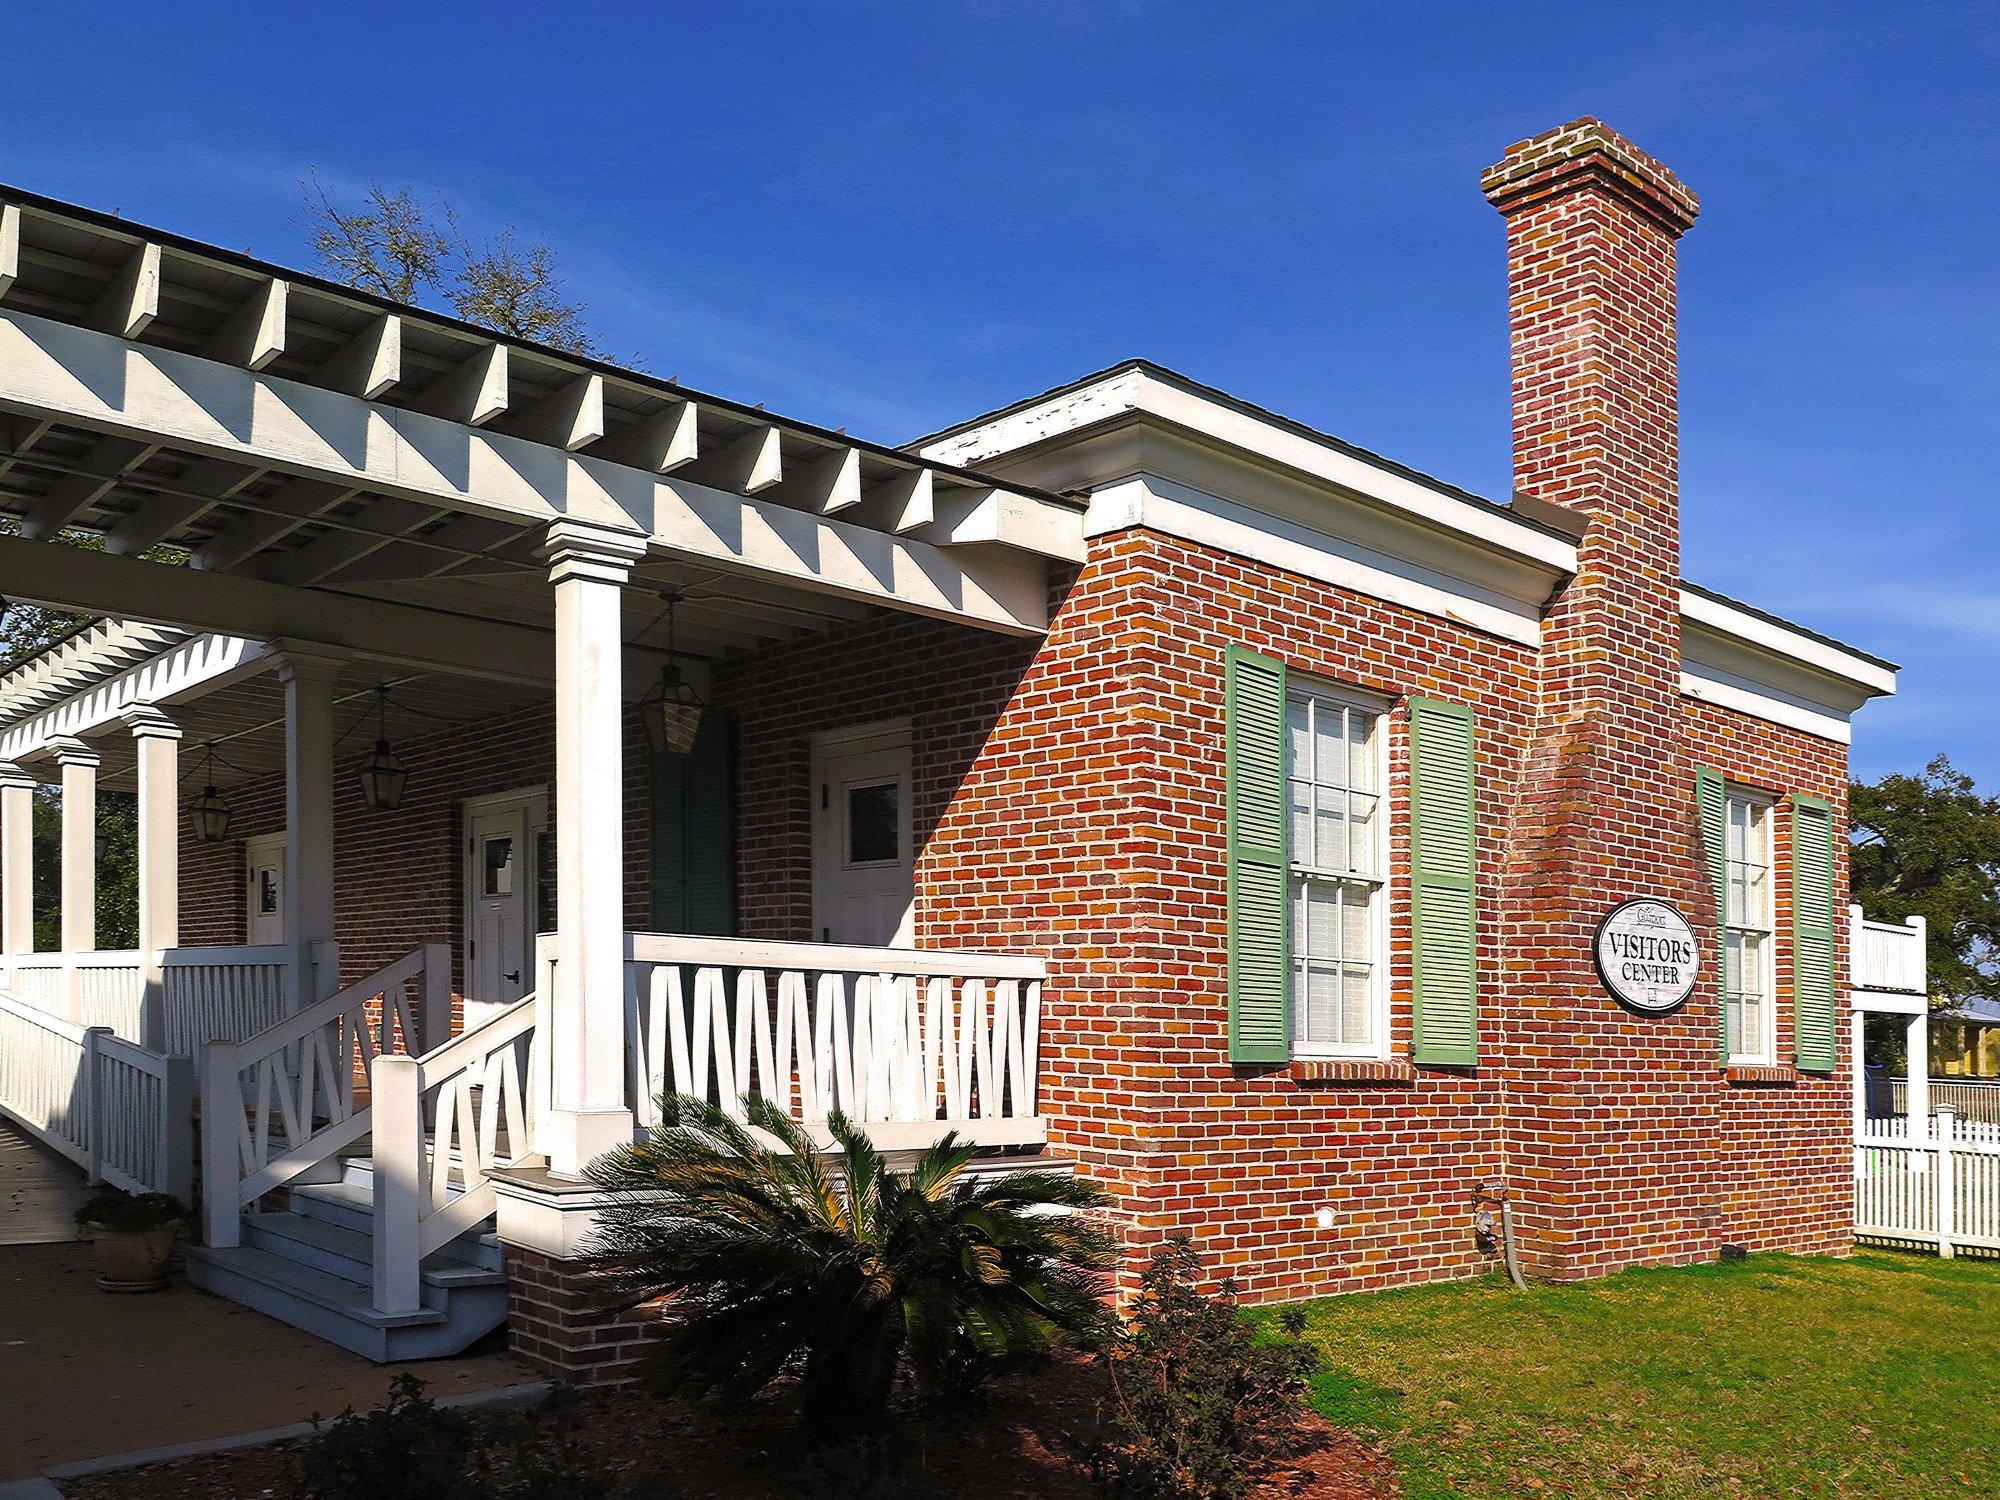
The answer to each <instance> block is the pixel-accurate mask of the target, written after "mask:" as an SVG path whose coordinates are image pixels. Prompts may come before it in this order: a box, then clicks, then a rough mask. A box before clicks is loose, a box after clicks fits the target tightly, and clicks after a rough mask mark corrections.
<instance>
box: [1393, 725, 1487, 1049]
mask: <svg viewBox="0 0 2000 1500" xmlns="http://www.w3.org/2000/svg"><path fill="white" fill-rule="evenodd" d="M1473 749H1474V728H1473V717H1472V710H1471V709H1470V708H1467V707H1466V706H1465V705H1464V704H1462V703H1443V702H1440V701H1439V700H1437V699H1435V698H1412V699H1411V700H1410V949H1411V977H1412V981H1413V985H1412V998H1413V1000H1414V1009H1415V1042H1416V1045H1415V1048H1414V1053H1415V1057H1416V1060H1417V1061H1418V1062H1419V1063H1426V1064H1429V1065H1431V1066H1436V1067H1471V1066H1472V1065H1473V1064H1474V1063H1477V1062H1478V1061H1479V981H1478V969H1479V917H1478V899H1477V885H1478V874H1479V812H1478V801H1477V791H1476V780H1475V775H1474V770H1473Z"/></svg>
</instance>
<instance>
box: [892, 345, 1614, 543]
mask: <svg viewBox="0 0 2000 1500" xmlns="http://www.w3.org/2000/svg"><path fill="white" fill-rule="evenodd" d="M1134 414H1138V415H1140V416H1144V417H1150V418H1153V419H1155V420H1157V421H1159V422H1163V423H1167V424H1170V425H1173V426H1177V427H1181V428H1184V429H1186V430H1187V431H1189V432H1193V433H1196V434H1199V435H1200V436H1201V437H1203V438H1206V439H1208V440H1210V441H1212V442H1217V443H1221V444H1224V445H1227V446H1228V447H1230V448H1233V449H1236V450H1237V451H1239V452H1241V453H1244V454H1247V455H1249V456H1251V457H1253V458H1255V459H1257V460H1259V461H1262V462H1264V463H1268V464H1279V465H1283V466H1284V467H1286V468H1288V469H1291V470H1294V471H1296V472H1298V473H1301V474H1306V475H1309V476H1311V477H1312V478H1314V479H1318V480H1322V481H1324V482H1326V483H1328V484H1333V485H1338V486H1339V487H1340V488H1342V489H1344V490H1348V491H1350V492H1352V493H1353V494H1356V495H1359V496H1362V497H1363V498H1365V499H1367V500H1369V501H1372V502H1374V503H1375V504H1377V505H1381V506H1384V507H1386V508H1388V509H1390V510H1393V511H1398V512H1401V513H1403V514H1405V515H1407V516H1410V517H1412V518H1414V519H1417V520H1420V521H1423V522H1424V523H1426V524H1428V525H1430V526H1435V527H1439V528H1442V529H1444V530H1446V531H1450V532H1457V533H1460V534H1462V535H1465V536H1468V537H1472V538H1475V539H1477V540H1478V541H1480V542H1481V543H1483V544H1485V545H1487V546H1490V547H1496V548H1499V549H1502V550H1504V551H1507V552H1511V553H1515V554H1517V555H1519V556H1521V557H1524V558H1527V559H1529V560H1532V561H1534V562H1536V563H1539V564H1541V565H1543V566H1545V567H1549V568H1552V569H1555V570H1557V571H1560V572H1564V573H1573V572H1575V571H1576V546H1575V544H1574V543H1573V542H1570V541H1568V540H1567V539H1565V538H1563V537H1559V536H1554V535H1551V534H1550V533H1548V532H1546V531H1543V530H1542V529H1541V528H1539V527H1537V526H1532V525H1530V524H1528V523H1527V522H1525V521H1523V520H1520V519H1517V518H1515V517H1512V516H1510V515H1508V514H1507V513H1506V512H1505V511H1504V510H1500V509H1498V508H1496V507H1493V506H1489V505H1483V504H1480V503H1479V502H1477V501H1474V500H1466V499H1461V498H1459V497H1458V496H1456V495H1452V494H1449V493H1447V492H1445V491H1443V490H1439V489H1434V488H1432V487H1430V486H1428V485H1424V484H1420V483H1418V482H1417V481H1415V480H1413V479H1410V478H1408V477H1406V476H1404V475H1402V474H1399V473H1397V472H1395V470H1393V469H1390V468H1387V467H1384V466H1382V465H1380V464H1374V463H1370V462H1368V461H1367V460H1366V459H1364V458H1360V457H1358V456H1356V455H1355V454H1352V453H1349V452H1346V451H1344V450H1343V449H1341V448H1338V447H1335V446H1334V445H1332V444H1330V443H1328V442H1326V441H1324V440H1323V439H1319V438H1315V437H1311V436H1308V435H1307V434H1305V433H1302V432H1298V431H1295V430H1293V429H1292V428H1289V427H1286V426H1283V425H1281V424H1279V423H1277V422H1274V421H1271V420H1270V419H1269V418H1265V417H1260V416H1257V415H1255V414H1254V413H1251V412H1247V411H1243V410H1240V409H1238V408H1236V407H1233V406H1229V405H1225V404H1224V403H1222V402H1219V401H1216V400H1215V399H1214V398H1212V397H1209V396H1205V395H1203V394H1201V393H1200V392H1198V391H1193V390H1189V389H1187V388H1186V387H1185V386H1182V385H1179V384H1177V383H1175V382H1172V381H1168V380H1163V379H1161V378H1160V377H1159V376H1158V375H1156V374H1154V373H1152V372H1151V371H1148V370H1144V369H1128V370H1121V371H1118V372H1116V373H1114V374H1113V375H1110V376H1108V377H1107V378H1105V379H1104V380H1102V381H1099V382H1097V383H1096V384H1093V385H1090V386H1086V387H1084V388H1082V389H1080V390H1074V391H1068V392H1065V393H1062V394H1060V395H1057V396H1053V397H1051V398H1049V399H1048V400H1046V401H1042V402H1038V403H1036V404H1034V405H1032V406H1028V407H1023V408H1022V409H1020V410H1018V411H1014V412H1009V413H1007V414H1005V415H1003V416H1001V417H997V418H995V419H994V420H993V421H991V422H989V423H986V424H984V425H982V426H979V427H975V428H971V429H968V430H966V431H964V432H959V433H954V434H952V435H950V436H948V437H945V438H942V439H940V440H938V441H937V442H934V443H931V444H928V445H926V446H925V447H924V448H923V449H922V450H921V453H922V456H923V457H925V458H928V459H931V460H933V461H934V462H938V463H953V464H960V465H963V466H967V467H975V466H977V467H992V466H994V465H996V464H998V463H1001V462H1004V460H1005V459H1006V458H1007V456H1008V455H1010V454H1013V453H1017V452H1020V451H1021V450H1022V449H1024V448H1027V447H1030V446H1034V445H1040V444H1046V443H1049V442H1052V441H1055V440H1057V439H1061V438H1065V437H1069V436H1072V435H1075V434H1079V433H1082V432H1084V431H1086V430H1087V429H1090V428H1092V427H1096V426H1100V425H1102V424H1104V423H1107V422H1111V421H1116V420H1118V419H1121V418H1129V417H1130V416H1132V415H1134Z"/></svg>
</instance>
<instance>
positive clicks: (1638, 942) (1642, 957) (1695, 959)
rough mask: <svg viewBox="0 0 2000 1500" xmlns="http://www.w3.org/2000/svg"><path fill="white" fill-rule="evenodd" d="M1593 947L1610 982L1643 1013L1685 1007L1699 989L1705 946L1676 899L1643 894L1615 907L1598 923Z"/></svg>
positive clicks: (1616, 993)
mask: <svg viewBox="0 0 2000 1500" xmlns="http://www.w3.org/2000/svg"><path fill="white" fill-rule="evenodd" d="M1592 948H1593V951H1594V952H1595V954H1596V958H1597V977H1598V978H1599V979H1601V980H1603V981H1604V987H1605V988H1606V989H1607V990H1609V991H1610V992H1611V994H1612V997H1613V998H1614V999H1615V1000H1617V1001H1618V1003H1619V1004H1621V1005H1624V1006H1627V1007H1629V1008H1630V1009H1632V1010H1636V1011H1638V1012H1639V1013H1640V1014H1641V1015H1648V1016H1664V1015H1666V1014H1667V1013H1668V1012H1669V1011H1674V1010H1679V1009H1680V1008H1681V1006H1683V1005H1685V1004H1686V1003H1687V997H1688V996H1689V995H1691V994H1693V993H1694V978H1695V974H1696V973H1697V972H1698V971H1699V970H1700V968H1701V945H1700V944H1699V943H1697V942H1696V941H1695V935H1694V929H1693V928H1692V927H1690V926H1689V925H1688V919H1687V918H1686V917H1684V916H1682V915H1681V914H1680V909H1679V908H1678V907H1676V906H1674V905H1673V904H1672V903H1671V902H1667V901H1662V900H1660V899H1658V898H1657V897H1654V896H1641V897H1639V898H1638V899H1636V900H1633V901H1627V902H1624V903H1622V904H1621V905H1618V906H1614V907H1612V908H1611V910H1610V911H1608V912H1606V913H1605V914H1604V920H1603V921H1601V922H1599V923H1598V924H1597V939H1596V942H1595V943H1593V944H1592Z"/></svg>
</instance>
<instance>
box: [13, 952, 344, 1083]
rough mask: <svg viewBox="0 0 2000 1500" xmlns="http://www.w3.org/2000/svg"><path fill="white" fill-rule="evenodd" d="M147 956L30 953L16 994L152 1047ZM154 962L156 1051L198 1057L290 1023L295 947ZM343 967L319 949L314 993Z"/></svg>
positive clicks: (16, 969)
mask: <svg viewBox="0 0 2000 1500" xmlns="http://www.w3.org/2000/svg"><path fill="white" fill-rule="evenodd" d="M145 959H146V955H145V954H143V953H140V952H137V951H134V950H131V949H123V950H113V949H101V950H93V951H91V952H88V953H30V954H24V955H21V956H18V957H16V958H15V959H14V960H13V961H12V969H13V993H14V994H15V996H16V997H17V998H19V999H21V1000H23V1001H25V1002H26V1003H28V1004H29V1005H32V1006H34V1007H35V1008H36V1009H38V1010H42V1011H46V1012H47V1013H48V1014H50V1015H53V1016H60V1017H62V1018H64V1019H65V1020H69V1021H73V1022H75V1023H77V1024H78V1025H82V1026H105V1027H109V1028H110V1029H111V1031H113V1032H114V1033H115V1034H116V1035H118V1036H120V1037H122V1038H124V1039H125V1040H126V1041H129V1042H145V1041H146V1040H147V1036H146V1019H147V1018H146V1004H147V996H146V972H147V965H146V962H145ZM152 959H153V965H154V966H155V967H156V968H157V969H158V970H159V974H160V991H159V998H158V1004H159V1008H160V1017H159V1028H160V1029H159V1040H158V1041H157V1042H155V1044H154V1045H156V1046H160V1047H162V1049H163V1050H164V1051H165V1053H166V1055H167V1056H169V1057H193V1056H194V1055H195V1054H196V1053H197V1052H199V1051H200V1049H201V1048H202V1047H203V1046H204V1045H206V1044H207V1043H208V1042H210V1041H213V1040H214V1039H216V1038H217V1037H220V1038H222V1039H223V1040H225V1041H244V1040H246V1039H248V1038H249V1037H252V1036H255V1035H256V1034H257V1033H258V1032H260V1031H263V1030H265V1029H266V1028H268V1027H270V1026H273V1025H275V1024H276V1023H277V1022H278V1021H280V1020H282V1019H283V1018H284V1014H285V1005H286V995H287V985H286V980H287V976H288V975H289V973H290V971H291V963H292V950H291V949H290V948H289V947H285V946H282V945H277V946H269V947H247V948H246V947H235V948H166V949H161V950H159V951H157V952H155V953H154V954H153V955H152ZM339 961H340V950H339V946H338V945H337V944H334V943H321V944H318V945H316V946H315V948H314V950H313V970H314V974H313V976H312V977H311V979H310V980H309V982H308V985H307V990H308V992H309V993H314V994H318V993H321V992H323V990H325V989H326V988H328V987H330V986H331V984H332V983H333V981H334V980H335V978H336V977H337V975H338V973H339Z"/></svg>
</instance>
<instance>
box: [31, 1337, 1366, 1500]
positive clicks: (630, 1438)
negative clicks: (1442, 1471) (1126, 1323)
mask: <svg viewBox="0 0 2000 1500" xmlns="http://www.w3.org/2000/svg"><path fill="white" fill-rule="evenodd" d="M1098 1380H1099V1377H1098V1374H1097V1372H1096V1371H1095V1370H1094V1369H1093V1368H1092V1367H1091V1366H1090V1365H1088V1364H1086V1363H1085V1362H1083V1361H1081V1360H1067V1361H1063V1362H1060V1363H1058V1364H1056V1365H1054V1366H1053V1367H1048V1368H1044V1369H1040V1370H1036V1371H1032V1372H1021V1373H1018V1374H1014V1375H1010V1376H1006V1377H1003V1378H1002V1379H1000V1380H999V1381H997V1382H995V1383H994V1385H993V1386H992V1387H991V1388H990V1389H989V1391H988V1392H987V1393H986V1394H985V1395H984V1396H983V1397H982V1399H981V1400H980V1401H979V1402H978V1404H977V1405H975V1406H972V1407H970V1408H967V1409H964V1410H960V1411H956V1412H951V1413H938V1414H933V1415H929V1416H926V1417H923V1418H921V1419H916V1418H912V1419H908V1420H905V1421H904V1422H903V1423H902V1424H900V1425H899V1426H898V1428H897V1429H896V1431H895V1433H894V1434H893V1436H892V1438H890V1439H889V1440H888V1441H887V1442H886V1443H885V1444H884V1445H883V1450H884V1451H888V1452H893V1453H895V1454H897V1455H900V1456H903V1457H904V1458H905V1460H906V1464H907V1467H906V1472H904V1473H903V1474H902V1475H900V1476H895V1477H891V1476H890V1475H888V1474H886V1473H884V1472H883V1468H884V1466H883V1465H881V1464H880V1463H879V1460H875V1459H873V1458H872V1457H871V1455H869V1454H868V1453H866V1452H862V1453H854V1452H849V1453H847V1454H844V1455H836V1456H832V1457H825V1456H809V1455H807V1454H806V1453H805V1452H804V1451H802V1448H801V1445H800V1444H799V1442H798V1440H797V1438H796V1436H795V1434H794V1433H793V1431H792V1429H791V1428H790V1427H789V1426H788V1424H787V1422H786V1420H785V1414H784V1410H783V1408H782V1407H780V1406H779V1405H777V1404H776V1403H774V1402H769V1401H755V1402H752V1403H750V1404H748V1405H747V1406H744V1407H741V1408H737V1409H733V1410H723V1411H718V1410H716V1409H715V1408H713V1407H698V1406H695V1405H692V1404H690V1403H687V1402H681V1401H674V1400H661V1399H658V1398H655V1397H651V1396H648V1395H646V1394H645V1393H643V1392H640V1391H637V1390H619V1391H608V1392H600V1393H595V1394H590V1395H585V1396H581V1397H579V1398H577V1400H576V1402H575V1406H574V1410H575V1412H576V1415H577V1417H578V1418H579V1419H580V1427H579V1429H578V1431H577V1441H578V1444H579V1449H580V1454H581V1458H582V1462H583V1463H584V1464H585V1465H588V1466H589V1467H591V1468H594V1469H597V1470H599V1471H600V1472H604V1473H606V1474H607V1475H609V1476H611V1477H613V1478H614V1479H615V1481H616V1483H615V1490H616V1493H617V1494H618V1495H620V1496H631V1497H639V1496H647V1497H658V1496H690V1497H694V1496H728V1497H730V1500H781V1497H782V1500H801V1497H812V1496H815V1495H818V1496H826V1497H829V1500H831V1497H834V1496H841V1497H854V1500H901V1497H905V1496H909V1497H915V1496H932V1495H977V1496H980V1497H982V1500H1030V1497H1032V1500H1070V1497H1075V1500H1086V1497H1091V1496H1095V1495H1097V1494H1098V1493H1099V1492H1098V1490H1097V1489H1096V1487H1095V1486H1094V1485H1092V1483H1091V1482H1090V1480H1089V1479H1088V1477H1087V1476H1086V1475H1085V1473H1084V1471H1083V1469H1082V1467H1081V1465H1080V1464H1079V1463H1078V1461H1077V1459H1076V1457H1075V1455H1076V1452H1077V1450H1078V1449H1079V1448H1080V1447H1081V1446H1082V1445H1083V1443H1084V1442H1085V1441H1086V1440H1087V1439H1088V1438H1089V1436H1090V1435H1091V1433H1092V1432H1093V1431H1094V1430H1095V1427H1096V1410H1097V1395H1098ZM476 1419H477V1420H478V1421H481V1422H499V1423H508V1422H520V1421H521V1420H522V1416H521V1414H520V1413H517V1412H506V1411H495V1412H487V1413H481V1414H478V1416H477V1418H476ZM1321 1437H1322V1446H1321V1447H1320V1448H1319V1449H1318V1451H1316V1452H1314V1453H1312V1454H1310V1455H1308V1456H1307V1457H1305V1458H1303V1459H1301V1460H1299V1461H1298V1463H1297V1464H1296V1466H1295V1467H1293V1468H1291V1469H1289V1470H1287V1471H1286V1472H1285V1473H1283V1474H1281V1475H1279V1476H1277V1478H1276V1480H1275V1481H1274V1482H1273V1483H1272V1484H1270V1485H1268V1486H1266V1487H1265V1489H1264V1491H1263V1492H1262V1493H1263V1494H1264V1495H1266V1496H1270V1497H1278V1496H1296V1497H1300V1500H1391V1497H1394V1496H1395V1494H1396V1487H1395V1483H1394V1481H1393V1479H1392V1478H1391V1469H1390V1464H1389V1461H1388V1459H1387V1458H1386V1457H1385V1456H1384V1455H1383V1454H1382V1453H1381V1452H1380V1451H1379V1450H1377V1449H1376V1448H1373V1447H1371V1446H1369V1445H1368V1444H1365V1443H1363V1442H1361V1441H1359V1440H1358V1439H1356V1438H1354V1437H1352V1436H1351V1435H1348V1434H1345V1433H1339V1432H1333V1431H1330V1430H1325V1429H1322V1431H1321ZM297 1446H298V1445H297V1444H282V1445H278V1446H275V1447H266V1448H253V1449H244V1450H242V1451H240V1452H235V1453H220V1454H214V1455H211V1456H209V1457H205V1458H190V1459H182V1460H180V1461H179V1462H177V1463H170V1464H157V1465H153V1466H150V1467H148V1468H143V1469H128V1470H124V1471H122V1472H119V1473H116V1474H103V1475H98V1476H95V1477H93V1478H90V1479H80V1480H72V1481H67V1482H66V1483H65V1484H64V1485H63V1493H64V1494H65V1495H73V1496H82V1497H89V1500H133V1497H146V1500H160V1497H168V1500H181V1497H185V1500H238V1497H246V1496H264V1495H283V1494H285V1493H286V1477H287V1472H288V1467H289V1465H290V1464H291V1463H292V1462H294V1458H293V1453H294V1451H295V1450H296V1448H297Z"/></svg>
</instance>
